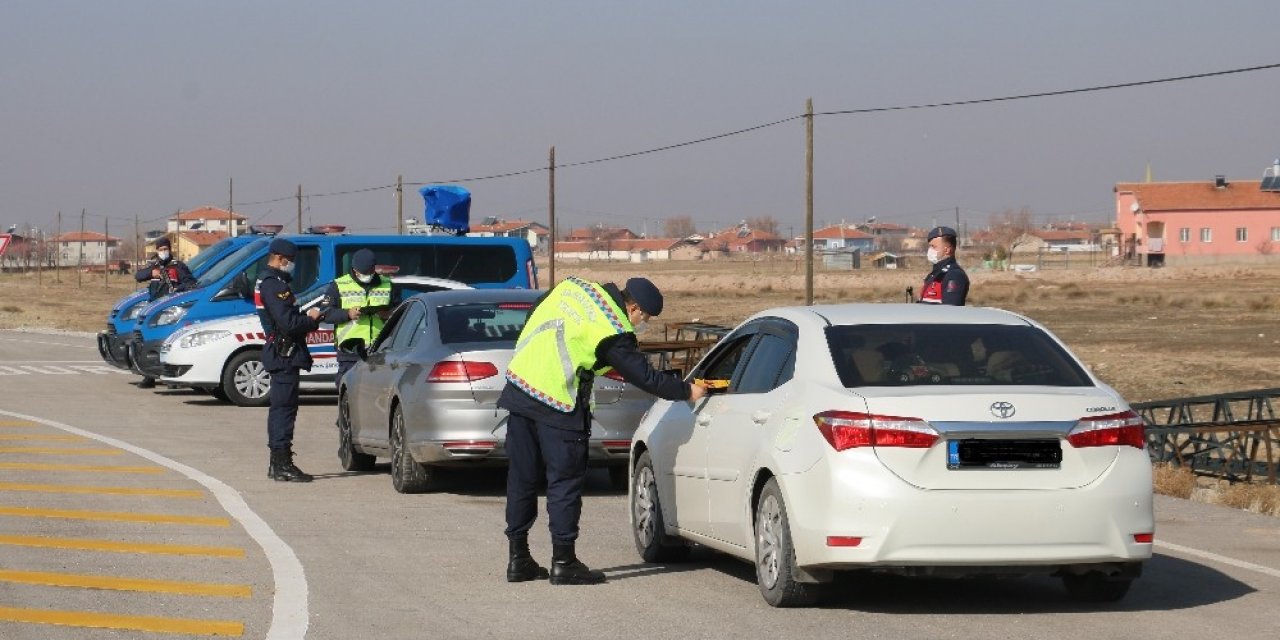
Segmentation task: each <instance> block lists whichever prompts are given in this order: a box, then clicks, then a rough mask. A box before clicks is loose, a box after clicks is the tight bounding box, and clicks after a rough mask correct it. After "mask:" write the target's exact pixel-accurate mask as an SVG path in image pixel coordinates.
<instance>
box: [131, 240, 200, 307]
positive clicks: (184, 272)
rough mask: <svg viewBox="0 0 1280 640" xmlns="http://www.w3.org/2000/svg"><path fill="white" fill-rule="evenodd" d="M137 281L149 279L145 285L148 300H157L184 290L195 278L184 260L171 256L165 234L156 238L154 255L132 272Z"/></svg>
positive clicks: (171, 249) (192, 284)
mask: <svg viewBox="0 0 1280 640" xmlns="http://www.w3.org/2000/svg"><path fill="white" fill-rule="evenodd" d="M133 279H134V280H137V281H138V282H147V281H150V284H148V285H147V296H148V299H149V300H159V299H160V298H163V297H165V296H167V295H170V294H172V293H175V292H178V291H185V290H187V289H190V288H191V287H193V286H195V284H196V278H195V276H193V275H191V269H189V268H188V267H187V265H186V263H185V262H183V261H181V260H176V259H174V257H173V248H172V246H171V245H170V243H169V238H168V237H167V236H165V237H161V238H160V239H158V240H156V257H155V259H154V260H152V261H151V262H148V263H147V264H146V266H144V267H142V268H141V269H139V270H138V272H137V273H135V274H133Z"/></svg>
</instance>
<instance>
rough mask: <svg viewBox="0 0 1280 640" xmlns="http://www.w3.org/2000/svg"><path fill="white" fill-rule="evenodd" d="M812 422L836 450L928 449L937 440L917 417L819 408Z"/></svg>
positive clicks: (936, 433) (926, 423)
mask: <svg viewBox="0 0 1280 640" xmlns="http://www.w3.org/2000/svg"><path fill="white" fill-rule="evenodd" d="M813 422H814V423H815V424H817V425H818V431H820V432H822V437H824V438H826V439H827V442H828V443H830V444H831V447H832V448H833V449H835V450H836V451H844V450H845V449H853V448H855V447H899V448H904V449H928V448H929V447H932V446H933V443H935V442H937V441H938V432H937V431H934V430H933V427H932V426H930V425H929V423H928V422H925V421H924V420H921V419H919V418H902V417H898V416H878V415H873V414H869V413H858V412H853V411H823V412H822V413H819V414H818V415H816V416H814V417H813Z"/></svg>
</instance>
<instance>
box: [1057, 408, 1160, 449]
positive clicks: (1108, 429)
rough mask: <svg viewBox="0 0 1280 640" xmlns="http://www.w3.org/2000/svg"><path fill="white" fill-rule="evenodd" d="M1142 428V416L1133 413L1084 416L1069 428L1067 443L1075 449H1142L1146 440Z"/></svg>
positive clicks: (1145, 444)
mask: <svg viewBox="0 0 1280 640" xmlns="http://www.w3.org/2000/svg"><path fill="white" fill-rule="evenodd" d="M1143 426H1144V425H1143V422H1142V416H1139V415H1138V414H1136V413H1134V412H1133V411H1125V412H1123V413H1112V414H1108V415H1105V416H1085V417H1083V418H1080V421H1079V422H1077V423H1076V426H1074V427H1072V428H1071V431H1070V433H1068V434H1067V442H1070V443H1071V446H1073V447H1076V448H1077V449H1079V448H1083V447H1116V446H1129V447H1134V448H1136V449H1144V448H1146V446H1147V440H1146V437H1145V436H1144V435H1143V433H1142V429H1143Z"/></svg>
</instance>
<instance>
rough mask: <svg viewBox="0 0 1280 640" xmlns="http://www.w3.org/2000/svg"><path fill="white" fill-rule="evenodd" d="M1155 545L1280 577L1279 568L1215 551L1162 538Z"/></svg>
mask: <svg viewBox="0 0 1280 640" xmlns="http://www.w3.org/2000/svg"><path fill="white" fill-rule="evenodd" d="M1156 546H1157V547H1161V548H1164V549H1168V550H1170V551H1176V552H1178V553H1183V554H1186V555H1189V556H1195V557H1197V558H1204V559H1205V560H1209V561H1211V562H1219V563H1222V564H1225V565H1230V566H1233V567H1236V568H1237V569H1247V570H1249V571H1257V572H1258V573H1261V574H1263V575H1268V576H1271V577H1272V578H1280V569H1272V568H1271V567H1264V566H1262V565H1260V564H1254V563H1252V562H1245V561H1244V560H1236V559H1235V558H1228V557H1227V556H1220V555H1218V554H1216V553H1212V552H1209V551H1201V550H1200V549H1193V548H1191V547H1184V546H1182V545H1180V544H1173V543H1172V542H1164V541H1163V540H1156Z"/></svg>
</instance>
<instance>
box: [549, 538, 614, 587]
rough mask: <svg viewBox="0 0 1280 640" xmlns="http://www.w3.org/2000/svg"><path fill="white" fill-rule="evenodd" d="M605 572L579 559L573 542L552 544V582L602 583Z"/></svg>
mask: <svg viewBox="0 0 1280 640" xmlns="http://www.w3.org/2000/svg"><path fill="white" fill-rule="evenodd" d="M603 582H604V572H603V571H596V570H594V569H591V568H590V567H588V566H587V565H585V564H582V561H581V560H579V559H578V555H577V554H576V553H574V545H573V543H569V544H553V545H552V546H551V584H602V583H603Z"/></svg>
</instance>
